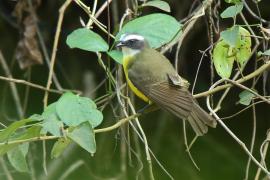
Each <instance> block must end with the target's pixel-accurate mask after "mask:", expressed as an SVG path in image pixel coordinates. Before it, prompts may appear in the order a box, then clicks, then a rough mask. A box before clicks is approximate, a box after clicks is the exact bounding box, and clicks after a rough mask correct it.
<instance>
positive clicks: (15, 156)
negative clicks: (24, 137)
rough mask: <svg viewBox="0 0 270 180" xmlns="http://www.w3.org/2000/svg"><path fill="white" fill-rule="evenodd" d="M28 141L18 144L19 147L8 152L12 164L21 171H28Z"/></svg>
mask: <svg viewBox="0 0 270 180" xmlns="http://www.w3.org/2000/svg"><path fill="white" fill-rule="evenodd" d="M28 147H29V144H28V143H24V144H21V145H19V146H18V148H13V149H11V150H9V151H8V152H7V155H8V160H9V162H10V163H11V165H12V166H13V167H14V168H15V169H16V170H17V171H19V172H28V171H29V169H28V165H27V162H26V159H25V157H26V154H27V152H28Z"/></svg>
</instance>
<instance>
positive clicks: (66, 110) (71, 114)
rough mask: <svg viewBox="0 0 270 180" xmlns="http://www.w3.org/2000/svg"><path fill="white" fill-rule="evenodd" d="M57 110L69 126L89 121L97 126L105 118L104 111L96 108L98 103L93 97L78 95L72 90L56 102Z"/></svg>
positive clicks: (93, 125)
mask: <svg viewBox="0 0 270 180" xmlns="http://www.w3.org/2000/svg"><path fill="white" fill-rule="evenodd" d="M56 112H57V115H58V116H59V118H60V119H61V121H63V122H64V123H65V124H66V125H69V126H77V125H79V124H81V123H83V122H86V121H89V122H90V124H91V125H92V127H93V128H95V127H96V126H98V125H99V124H100V123H101V122H102V120H103V115H102V113H101V112H100V111H99V110H97V109H96V104H95V103H94V102H93V101H92V100H91V99H89V98H86V97H80V96H76V95H74V94H72V93H71V92H68V93H65V94H63V95H62V96H61V98H60V99H59V100H58V102H57V104H56Z"/></svg>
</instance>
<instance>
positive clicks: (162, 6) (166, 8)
mask: <svg viewBox="0 0 270 180" xmlns="http://www.w3.org/2000/svg"><path fill="white" fill-rule="evenodd" d="M142 6H143V7H144V6H151V7H156V8H158V9H161V10H163V11H166V12H171V8H170V6H169V4H168V3H167V2H165V1H160V0H153V1H148V2H146V3H144V4H143V5H142Z"/></svg>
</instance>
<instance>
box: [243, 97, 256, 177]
mask: <svg viewBox="0 0 270 180" xmlns="http://www.w3.org/2000/svg"><path fill="white" fill-rule="evenodd" d="M252 115H253V126H252V138H251V143H250V153H253V149H254V144H255V138H256V127H257V124H256V121H257V116H256V108H255V105H254V101H252ZM250 162H251V157H249V158H248V162H247V166H246V174H245V178H244V180H248V176H249V169H250Z"/></svg>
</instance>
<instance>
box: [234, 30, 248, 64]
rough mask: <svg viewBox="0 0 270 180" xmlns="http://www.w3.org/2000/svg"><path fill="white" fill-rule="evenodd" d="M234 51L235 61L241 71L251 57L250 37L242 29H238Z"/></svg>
mask: <svg viewBox="0 0 270 180" xmlns="http://www.w3.org/2000/svg"><path fill="white" fill-rule="evenodd" d="M234 51H235V53H236V61H237V62H238V63H239V65H240V68H241V69H243V68H244V66H245V65H246V62H247V61H248V60H249V58H250V56H251V37H250V33H249V31H248V30H246V29H244V28H242V27H240V28H239V35H238V41H237V44H236V49H235V50H234Z"/></svg>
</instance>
